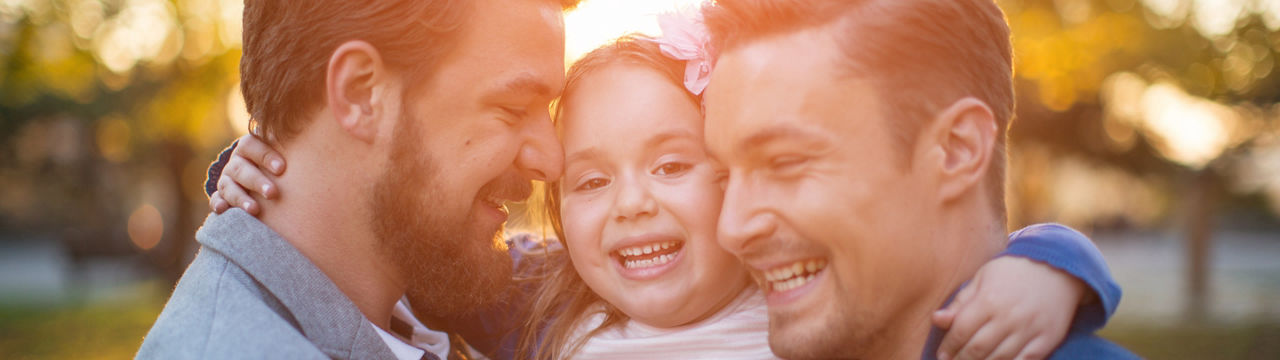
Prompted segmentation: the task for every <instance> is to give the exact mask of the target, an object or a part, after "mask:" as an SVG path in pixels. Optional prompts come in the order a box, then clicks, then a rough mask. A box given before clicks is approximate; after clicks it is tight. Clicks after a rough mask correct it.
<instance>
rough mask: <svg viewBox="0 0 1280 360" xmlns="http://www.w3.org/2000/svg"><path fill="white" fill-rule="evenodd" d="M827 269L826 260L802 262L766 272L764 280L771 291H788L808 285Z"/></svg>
mask: <svg viewBox="0 0 1280 360" xmlns="http://www.w3.org/2000/svg"><path fill="white" fill-rule="evenodd" d="M826 268H827V260H826V259H809V260H801V261H797V262H794V263H790V264H787V265H782V266H778V267H775V268H773V269H770V270H766V271H764V280H765V284H767V285H768V289H769V291H778V292H780V291H787V290H791V289H795V288H798V287H801V286H804V285H805V284H808V283H809V282H810V281H813V279H814V278H817V277H818V274H821V273H822V271H823V270H826Z"/></svg>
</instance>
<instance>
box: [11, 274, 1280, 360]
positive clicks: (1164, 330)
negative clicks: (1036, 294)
mask: <svg viewBox="0 0 1280 360" xmlns="http://www.w3.org/2000/svg"><path fill="white" fill-rule="evenodd" d="M136 293H137V294H138V295H137V296H136V297H133V299H130V300H128V301H121V300H115V301H109V302H97V303H81V304H61V305H50V306H21V307H12V306H10V307H0V359H130V358H133V355H134V353H135V352H137V349H138V345H140V344H141V343H142V337H143V336H144V335H146V333H147V329H149V328H150V327H151V323H152V322H154V321H155V318H156V316H157V315H159V314H160V309H161V308H162V307H163V306H164V299H165V295H166V292H165V291H162V289H161V286H159V285H158V284H145V285H139V286H138V289H137V290H136ZM1101 335H1102V336H1104V337H1106V338H1108V339H1111V340H1112V341H1115V342H1116V343H1119V344H1120V345H1123V346H1125V347H1127V348H1129V349H1130V350H1133V351H1134V352H1136V353H1138V354H1139V355H1142V356H1143V357H1145V358H1149V359H1168V360H1179V359H1280V324H1251V325H1238V324H1237V325H1180V326H1174V327H1151V326H1142V325H1126V324H1112V325H1111V326H1108V327H1107V329H1105V330H1103V331H1102V332H1101Z"/></svg>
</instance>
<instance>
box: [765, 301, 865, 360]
mask: <svg viewBox="0 0 1280 360" xmlns="http://www.w3.org/2000/svg"><path fill="white" fill-rule="evenodd" d="M858 324H859V321H858V320H857V319H855V316H854V315H853V314H851V313H849V312H845V311H838V310H832V311H829V312H828V313H826V314H820V316H817V317H816V318H810V319H804V318H802V317H801V316H799V315H795V314H775V313H772V312H771V313H770V314H769V348H770V349H771V350H773V353H774V355H777V356H778V357H781V358H784V359H856V358H860V356H859V354H863V353H865V352H866V351H865V350H866V348H867V346H868V345H869V344H872V343H873V342H874V341H875V339H874V337H875V335H874V333H873V332H866V331H862V330H861V329H859V328H857V325H858Z"/></svg>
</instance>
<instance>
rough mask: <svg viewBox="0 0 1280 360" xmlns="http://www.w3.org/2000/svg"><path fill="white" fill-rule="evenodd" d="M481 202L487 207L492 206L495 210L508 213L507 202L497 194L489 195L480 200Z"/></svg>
mask: <svg viewBox="0 0 1280 360" xmlns="http://www.w3.org/2000/svg"><path fill="white" fill-rule="evenodd" d="M480 202H482V203H484V204H485V205H489V206H492V207H493V208H495V209H498V210H500V211H502V212H504V213H505V212H507V201H506V200H503V199H502V198H501V197H499V196H498V195H497V194H489V195H486V196H483V197H481V198H480Z"/></svg>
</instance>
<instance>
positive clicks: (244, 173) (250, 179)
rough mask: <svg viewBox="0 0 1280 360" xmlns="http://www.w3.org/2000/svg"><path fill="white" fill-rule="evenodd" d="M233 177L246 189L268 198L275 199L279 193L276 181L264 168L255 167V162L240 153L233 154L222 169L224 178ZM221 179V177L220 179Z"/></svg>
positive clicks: (237, 183)
mask: <svg viewBox="0 0 1280 360" xmlns="http://www.w3.org/2000/svg"><path fill="white" fill-rule="evenodd" d="M228 177H230V178H231V181H233V182H235V183H236V185H239V186H240V188H242V189H244V190H245V191H248V192H252V193H257V194H259V195H262V197H263V198H266V199H275V198H276V197H277V195H279V194H278V193H279V191H277V189H276V186H275V184H274V183H272V182H271V179H270V178H268V177H267V175H266V174H263V173H262V169H260V168H257V167H254V165H253V162H252V161H250V160H249V159H246V158H244V157H242V156H240V155H232V156H231V160H229V161H227V166H226V167H225V168H223V170H222V178H228ZM219 180H221V179H219Z"/></svg>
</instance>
